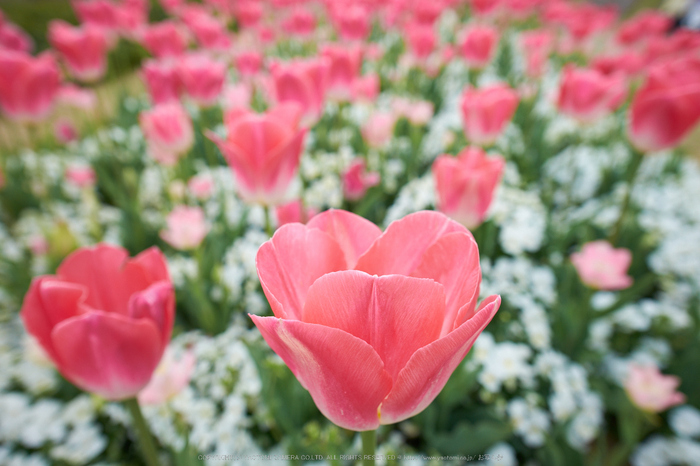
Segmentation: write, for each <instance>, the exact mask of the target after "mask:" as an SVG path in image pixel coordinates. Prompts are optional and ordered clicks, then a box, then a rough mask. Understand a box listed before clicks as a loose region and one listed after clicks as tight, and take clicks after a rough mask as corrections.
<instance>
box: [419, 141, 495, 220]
mask: <svg viewBox="0 0 700 466" xmlns="http://www.w3.org/2000/svg"><path fill="white" fill-rule="evenodd" d="M505 166H506V163H505V160H504V159H503V157H500V156H496V157H489V156H487V155H486V153H485V152H484V151H483V150H482V149H480V148H478V147H467V148H465V149H464V150H462V152H460V153H459V154H458V155H457V157H453V156H451V155H441V156H439V157H438V158H437V159H435V162H434V163H433V178H434V180H435V189H436V191H437V206H436V207H437V209H438V210H439V211H440V212H442V213H444V214H446V215H447V216H449V217H450V218H452V219H454V220H456V221H458V222H459V223H461V224H462V225H464V226H465V227H467V228H469V229H470V230H473V229H474V228H476V227H478V226H479V225H481V224H482V223H483V221H484V219H485V218H486V214H487V212H488V210H489V207H490V206H491V202H492V201H493V195H494V192H495V191H496V188H497V187H498V184H499V183H500V181H501V177H502V176H503V170H504V169H505Z"/></svg>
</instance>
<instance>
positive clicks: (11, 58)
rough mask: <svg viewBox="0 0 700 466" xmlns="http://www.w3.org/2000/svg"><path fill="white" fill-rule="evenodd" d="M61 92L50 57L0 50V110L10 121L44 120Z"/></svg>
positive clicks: (58, 79) (55, 68)
mask: <svg viewBox="0 0 700 466" xmlns="http://www.w3.org/2000/svg"><path fill="white" fill-rule="evenodd" d="M59 88H60V77H59V73H58V66H56V62H55V61H54V59H53V57H52V56H51V55H49V54H42V55H39V56H38V57H32V56H30V55H26V54H24V53H20V52H13V51H10V50H0V108H2V110H3V111H4V112H5V114H6V115H7V116H8V117H10V118H12V119H14V120H20V121H38V120H42V119H43V118H45V117H46V116H48V114H49V113H50V112H51V108H52V107H53V104H54V100H55V98H56V94H57V93H58V90H59Z"/></svg>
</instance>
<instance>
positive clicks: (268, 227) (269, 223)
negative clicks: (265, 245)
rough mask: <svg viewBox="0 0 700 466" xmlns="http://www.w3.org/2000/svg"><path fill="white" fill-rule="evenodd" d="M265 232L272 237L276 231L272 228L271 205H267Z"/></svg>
mask: <svg viewBox="0 0 700 466" xmlns="http://www.w3.org/2000/svg"><path fill="white" fill-rule="evenodd" d="M265 233H267V236H269V237H270V238H272V235H273V234H274V233H275V230H274V229H273V228H272V209H270V206H269V205H266V206H265Z"/></svg>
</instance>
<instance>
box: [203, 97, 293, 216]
mask: <svg viewBox="0 0 700 466" xmlns="http://www.w3.org/2000/svg"><path fill="white" fill-rule="evenodd" d="M300 118H301V109H300V108H299V106H298V105H295V104H291V103H290V104H283V105H279V106H277V107H275V108H273V109H272V110H270V111H268V112H267V113H264V114H255V113H252V112H249V111H247V110H244V109H233V110H231V111H229V112H228V113H227V114H226V117H225V124H226V129H227V137H226V140H222V139H221V138H219V137H218V136H217V135H215V134H214V133H209V134H208V136H209V138H210V139H211V140H212V141H214V142H215V143H216V144H217V145H218V146H219V149H221V153H222V154H223V155H224V158H226V161H227V162H228V164H229V166H230V167H231V170H233V174H234V177H235V179H236V189H237V190H238V193H239V194H240V196H241V197H242V198H243V199H244V200H245V201H247V202H251V203H258V204H263V205H277V204H279V203H280V202H282V200H283V199H284V197H285V194H286V191H287V188H288V187H289V184H290V183H291V181H292V179H293V178H294V176H295V175H296V172H297V169H298V168H299V159H300V158H301V151H302V144H303V142H304V136H305V135H306V130H299V129H298V125H299V121H300Z"/></svg>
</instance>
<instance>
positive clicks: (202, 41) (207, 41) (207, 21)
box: [185, 14, 231, 52]
mask: <svg viewBox="0 0 700 466" xmlns="http://www.w3.org/2000/svg"><path fill="white" fill-rule="evenodd" d="M185 23H186V24H187V27H188V28H189V29H190V31H191V32H192V34H194V36H195V38H196V39H197V42H198V43H199V45H200V46H201V47H202V48H204V49H207V50H214V51H218V52H226V51H228V49H229V48H230V47H231V37H229V33H228V31H227V30H226V25H225V24H223V22H222V21H221V20H219V19H217V18H214V17H213V16H211V15H209V14H198V15H193V16H191V17H190V18H189V20H188V19H187V18H185Z"/></svg>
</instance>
